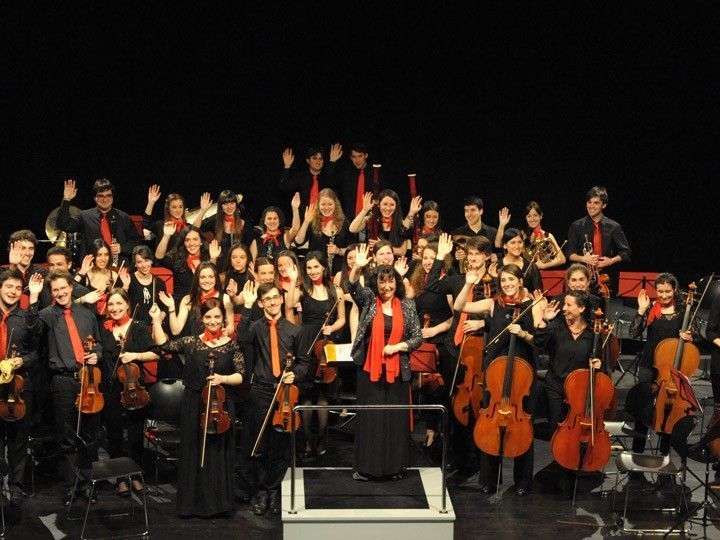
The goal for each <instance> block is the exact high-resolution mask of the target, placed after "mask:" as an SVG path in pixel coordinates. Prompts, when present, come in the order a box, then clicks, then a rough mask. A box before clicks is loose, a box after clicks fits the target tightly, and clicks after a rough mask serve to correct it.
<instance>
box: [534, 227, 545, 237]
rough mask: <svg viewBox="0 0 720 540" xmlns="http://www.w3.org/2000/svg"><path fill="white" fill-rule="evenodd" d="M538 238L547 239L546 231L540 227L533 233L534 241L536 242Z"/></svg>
mask: <svg viewBox="0 0 720 540" xmlns="http://www.w3.org/2000/svg"><path fill="white" fill-rule="evenodd" d="M536 238H545V231H543V230H542V229H541V228H540V225H538V226H537V227H535V229H533V232H532V239H533V240H535V239H536Z"/></svg>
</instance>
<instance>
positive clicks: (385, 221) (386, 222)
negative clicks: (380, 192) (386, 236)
mask: <svg viewBox="0 0 720 540" xmlns="http://www.w3.org/2000/svg"><path fill="white" fill-rule="evenodd" d="M380 221H381V222H382V226H383V228H384V227H385V226H386V225H387V228H388V229H392V216H390V217H389V218H386V217H382V218H380Z"/></svg>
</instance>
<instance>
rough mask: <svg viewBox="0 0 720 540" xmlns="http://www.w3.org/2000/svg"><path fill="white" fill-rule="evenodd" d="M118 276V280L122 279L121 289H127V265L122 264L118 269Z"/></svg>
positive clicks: (128, 281) (128, 273) (128, 274)
mask: <svg viewBox="0 0 720 540" xmlns="http://www.w3.org/2000/svg"><path fill="white" fill-rule="evenodd" d="M118 277H119V278H120V281H122V284H123V289H127V288H128V287H129V286H130V271H129V270H128V269H127V267H125V266H123V267H122V268H121V269H120V270H118Z"/></svg>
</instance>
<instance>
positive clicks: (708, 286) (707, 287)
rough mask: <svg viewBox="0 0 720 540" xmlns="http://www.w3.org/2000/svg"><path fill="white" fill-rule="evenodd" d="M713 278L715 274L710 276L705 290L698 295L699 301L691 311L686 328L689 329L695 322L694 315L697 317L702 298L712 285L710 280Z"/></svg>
mask: <svg viewBox="0 0 720 540" xmlns="http://www.w3.org/2000/svg"><path fill="white" fill-rule="evenodd" d="M714 277H715V272H713V273H712V274H710V277H709V278H708V282H707V284H706V285H705V288H704V289H703V292H702V294H701V295H700V300H698V303H697V306H696V307H695V311H693V314H692V317H690V324H689V325H688V328H690V327H691V326H692V323H693V321H694V320H695V315H697V312H698V310H699V309H700V304H702V301H703V298H705V294H706V293H707V292H708V289H709V288H710V284H711V283H712V279H713V278H714Z"/></svg>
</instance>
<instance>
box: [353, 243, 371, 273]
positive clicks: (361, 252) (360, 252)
mask: <svg viewBox="0 0 720 540" xmlns="http://www.w3.org/2000/svg"><path fill="white" fill-rule="evenodd" d="M369 250H370V248H369V247H368V245H367V244H360V245H359V246H358V247H357V252H356V253H355V266H357V267H358V268H364V267H365V266H367V265H368V263H369V262H370V258H369V256H368V252H369Z"/></svg>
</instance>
